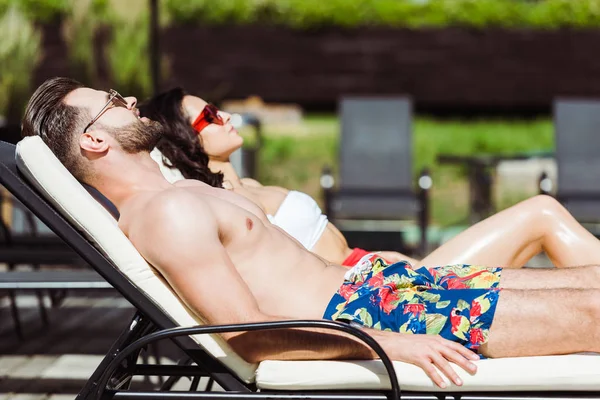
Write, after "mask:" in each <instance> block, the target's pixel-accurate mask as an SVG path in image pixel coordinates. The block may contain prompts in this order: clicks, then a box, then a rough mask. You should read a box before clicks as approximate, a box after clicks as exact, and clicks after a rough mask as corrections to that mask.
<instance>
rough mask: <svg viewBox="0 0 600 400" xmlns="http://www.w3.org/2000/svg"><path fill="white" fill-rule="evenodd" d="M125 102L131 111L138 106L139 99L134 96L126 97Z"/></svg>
mask: <svg viewBox="0 0 600 400" xmlns="http://www.w3.org/2000/svg"><path fill="white" fill-rule="evenodd" d="M125 101H126V102H127V108H128V109H130V110H131V109H133V108H134V107H135V105H136V104H137V99H136V98H135V97H133V96H129V97H125Z"/></svg>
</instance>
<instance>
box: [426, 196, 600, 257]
mask: <svg viewBox="0 0 600 400" xmlns="http://www.w3.org/2000/svg"><path fill="white" fill-rule="evenodd" d="M541 251H545V252H546V254H547V255H548V257H549V258H550V260H551V261H552V263H553V264H554V265H555V266H557V267H567V266H579V265H589V264H595V265H600V241H599V240H598V239H596V238H595V237H594V236H593V235H592V234H591V233H589V232H588V231H587V230H586V229H585V228H583V227H582V226H581V225H580V224H579V223H578V222H577V221H576V220H575V218H573V216H572V215H571V214H569V212H568V211H567V210H566V209H565V208H564V207H563V206H562V205H560V203H558V202H557V201H556V200H554V199H553V198H552V197H549V196H535V197H533V198H531V199H528V200H525V201H523V202H521V203H519V204H516V205H514V206H512V207H510V208H507V209H506V210H503V211H501V212H499V213H497V214H495V215H493V216H491V217H489V218H487V219H485V220H483V221H481V222H479V223H477V224H475V225H473V226H472V227H470V228H469V229H467V230H466V231H465V232H463V233H461V234H460V235H458V236H456V237H454V238H453V239H451V240H450V241H448V242H447V243H445V244H444V245H442V246H440V247H439V248H438V249H436V250H435V251H433V252H432V253H431V254H429V255H428V256H427V257H425V258H424V259H423V260H422V261H421V264H422V265H426V266H435V265H450V264H463V263H464V264H475V265H487V266H502V267H522V266H523V265H524V264H525V263H526V262H527V261H529V260H530V259H531V257H533V256H534V255H536V254H538V253H540V252H541Z"/></svg>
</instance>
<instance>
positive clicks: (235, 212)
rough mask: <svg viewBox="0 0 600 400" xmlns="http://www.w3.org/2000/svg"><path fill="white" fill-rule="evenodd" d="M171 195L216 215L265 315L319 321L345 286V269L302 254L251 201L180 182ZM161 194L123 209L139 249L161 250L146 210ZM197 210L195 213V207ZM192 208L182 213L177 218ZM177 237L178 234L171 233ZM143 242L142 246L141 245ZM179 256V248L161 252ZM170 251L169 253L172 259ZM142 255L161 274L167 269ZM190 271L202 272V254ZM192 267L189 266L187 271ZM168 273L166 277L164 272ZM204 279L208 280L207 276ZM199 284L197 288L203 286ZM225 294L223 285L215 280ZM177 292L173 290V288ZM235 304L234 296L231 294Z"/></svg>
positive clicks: (136, 200) (148, 194)
mask: <svg viewBox="0 0 600 400" xmlns="http://www.w3.org/2000/svg"><path fill="white" fill-rule="evenodd" d="M165 190H168V191H172V193H170V195H171V196H179V195H186V196H187V195H189V194H193V195H194V198H195V199H197V203H196V204H195V207H203V208H204V209H208V210H209V211H210V212H211V213H212V215H214V217H215V219H216V221H217V226H218V235H219V240H220V242H221V243H222V244H223V247H224V248H225V250H226V252H227V254H228V256H229V258H230V259H231V261H232V263H233V265H234V266H235V269H236V270H237V272H238V273H239V275H240V276H241V277H242V279H243V280H244V282H245V283H246V284H247V285H248V287H249V289H250V291H251V292H252V294H253V296H254V297H255V298H256V300H257V302H258V305H259V307H260V309H261V311H262V312H264V313H265V314H269V315H273V316H281V317H289V318H321V317H322V314H323V312H324V310H325V307H326V306H327V304H328V302H329V300H330V299H331V297H332V296H333V294H334V293H335V291H336V290H337V289H338V287H339V286H340V285H341V284H342V282H343V275H344V273H345V269H344V268H343V267H340V266H337V265H330V264H328V263H327V262H326V261H324V260H322V259H321V258H319V257H317V256H315V255H314V254H312V253H310V252H308V251H307V250H305V249H304V248H303V247H302V245H300V244H299V243H298V242H296V241H295V240H294V239H292V238H291V237H289V236H288V235H287V234H286V233H285V232H283V231H282V230H281V229H279V228H278V227H276V226H274V225H272V224H270V223H269V222H268V220H267V218H266V216H265V214H264V213H263V212H262V210H261V209H260V208H259V207H258V206H256V205H255V204H253V203H252V202H251V201H249V200H247V199H245V198H244V197H242V196H239V195H236V194H235V193H231V192H229V191H227V190H222V189H216V188H212V187H210V186H208V185H204V184H201V183H198V182H196V181H190V180H185V181H180V182H178V183H177V184H175V185H173V186H171V187H170V188H168V189H165ZM158 194H159V192H145V193H141V194H139V195H136V196H135V197H134V198H132V199H131V200H129V201H128V202H127V203H126V204H124V205H123V206H122V208H121V218H120V220H119V226H120V228H121V229H122V230H123V232H124V233H125V234H126V235H127V236H128V237H129V238H130V239H131V241H132V242H133V244H134V246H136V247H137V248H138V249H142V248H147V247H148V246H147V245H148V244H149V243H150V244H151V245H152V246H160V245H161V244H160V243H152V241H153V240H154V239H153V238H152V237H151V236H150V235H149V234H148V233H147V231H148V229H147V224H148V223H151V216H149V215H147V214H146V213H145V211H144V210H145V208H146V206H147V205H148V204H149V202H150V201H152V199H153V197H154V196H156V195H158ZM196 210H197V209H196ZM193 212H194V209H186V210H180V216H181V218H185V215H188V214H187V213H193ZM173 234H174V235H177V232H174V233H173ZM142 244H143V245H142ZM165 251H168V252H170V256H172V257H177V254H176V253H177V249H165ZM171 253H173V254H172V255H171ZM142 256H144V257H145V258H146V259H147V260H148V261H149V262H150V263H151V264H153V266H154V267H155V268H157V269H158V270H159V271H160V272H161V273H162V274H163V275H168V271H164V270H163V266H161V265H157V264H159V263H157V262H156V261H155V260H152V259H151V257H149V256H148V254H144V252H142ZM197 257H198V259H199V261H198V264H196V265H195V266H193V268H199V267H200V268H202V258H203V254H200V252H199V254H198V255H197ZM191 268H192V267H191ZM165 272H167V273H165ZM206 279H207V280H208V281H209V282H210V276H207V277H206ZM203 283H204V284H205V282H198V290H201V288H202V284H203ZM212 284H218V285H222V286H223V289H224V290H227V282H213V283H212ZM174 289H175V291H177V288H176V287H175V288H174ZM232 299H233V300H232V301H235V293H232Z"/></svg>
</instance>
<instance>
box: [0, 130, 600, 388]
mask: <svg viewBox="0 0 600 400" xmlns="http://www.w3.org/2000/svg"><path fill="white" fill-rule="evenodd" d="M14 152H15V147H14V146H12V145H10V144H7V143H3V142H0V184H2V185H4V186H5V187H6V188H7V189H8V190H9V191H10V192H11V193H12V194H13V195H14V196H15V197H17V198H18V199H19V200H20V201H21V202H22V203H23V204H24V205H25V206H26V207H28V208H29V209H30V210H32V211H33V212H34V213H35V214H36V216H37V217H38V218H40V219H41V220H42V221H43V222H44V223H45V224H46V225H47V226H48V227H50V229H52V230H53V231H54V232H55V233H56V234H57V235H58V236H60V237H61V238H62V239H63V240H65V242H67V243H68V244H69V245H70V246H72V248H73V249H74V250H75V251H76V252H77V253H78V254H80V255H81V256H82V257H83V258H84V259H85V261H87V262H88V263H89V265H91V266H92V267H93V268H94V269H95V270H96V271H97V272H98V273H99V274H100V275H101V276H102V277H104V279H106V280H107V281H108V282H109V283H110V284H111V285H112V286H113V287H114V288H115V289H116V290H117V291H119V292H120V293H121V294H122V295H123V296H124V297H125V298H126V299H127V300H128V301H129V302H130V303H131V304H132V305H133V306H134V307H135V308H136V309H137V310H138V311H137V314H136V315H135V316H134V318H133V320H132V323H131V324H130V325H129V326H128V328H127V329H126V330H125V331H124V332H123V333H122V334H121V336H120V337H119V338H118V339H117V340H116V342H115V343H114V344H113V346H112V348H111V349H110V350H109V352H108V353H107V355H106V356H105V358H104V359H103V361H102V362H101V363H100V365H99V366H98V368H97V369H96V371H95V372H94V373H93V374H92V376H91V377H90V379H89V380H88V382H87V383H86V385H85V386H84V388H83V389H82V390H81V391H80V393H79V395H78V396H77V399H78V400H84V399H85V400H92V399H159V398H160V399H215V400H217V399H218V400H220V399H239V400H251V399H264V400H266V399H290V400H292V399H294V400H295V399H298V400H299V399H320V400H321V399H322V400H365V399H369V400H385V399H424V398H431V399H444V398H446V397H454V398H473V399H475V398H482V399H489V398H491V397H493V398H512V397H515V396H518V397H525V398H540V399H541V398H565V397H571V398H572V397H579V398H591V397H597V398H600V392H591V391H586V392H584V391H582V392H543V391H541V392H477V393H475V392H469V393H460V392H456V393H453V392H446V393H434V392H431V393H428V392H410V391H401V388H400V386H399V384H398V380H397V376H396V374H395V372H394V367H393V364H392V362H391V361H390V359H389V358H388V357H387V355H386V354H385V352H384V351H383V350H382V349H381V347H380V346H379V345H378V343H377V342H376V341H375V340H374V339H372V338H371V337H370V336H369V335H368V334H366V333H365V332H363V331H362V330H359V329H356V328H354V327H352V326H349V325H346V324H341V323H337V322H331V321H281V322H268V323H252V324H235V325H221V326H195V327H187V328H182V327H178V326H176V324H175V323H174V322H173V321H172V320H171V318H170V317H169V316H168V315H167V314H165V313H164V312H163V311H162V309H161V308H160V307H158V306H157V305H156V304H155V303H154V302H153V301H152V300H151V299H150V298H148V297H147V296H146V295H145V294H144V293H142V292H140V291H139V290H138V289H137V288H136V287H135V286H134V285H133V284H132V283H131V281H129V280H128V279H127V278H126V277H125V276H124V275H123V274H121V272H120V271H119V270H118V269H117V268H116V267H115V266H114V265H113V263H112V262H111V261H109V260H108V259H107V258H106V257H105V256H104V255H103V254H102V253H101V252H100V251H99V250H98V249H96V248H95V247H94V246H93V245H92V244H91V243H90V242H89V240H88V239H86V238H85V237H84V236H83V235H82V234H81V233H80V232H79V231H78V230H77V229H76V228H75V227H74V226H73V225H72V224H71V223H70V222H68V221H67V220H65V219H64V218H63V217H62V216H61V215H60V214H59V213H58V212H57V211H56V210H55V208H54V207H53V206H52V205H51V204H49V203H48V202H47V201H46V200H45V199H44V198H43V197H42V196H40V195H39V194H38V193H37V191H36V190H35V189H33V188H32V186H31V185H30V184H28V183H27V182H26V181H25V180H24V179H23V178H22V177H21V175H20V174H19V173H18V171H17V168H16V164H15V161H14ZM293 327H319V328H328V329H333V330H337V331H343V332H346V333H348V334H351V335H354V336H356V337H357V338H359V339H360V340H361V341H363V342H364V343H365V344H366V345H368V346H369V347H370V348H372V349H373V350H374V351H375V352H376V353H377V354H378V355H379V356H380V358H381V360H382V362H383V364H384V366H385V368H386V371H387V374H388V377H389V379H390V382H391V390H380V391H359V390H347V391H339V390H337V391H304V392H295V391H264V390H263V391H257V388H256V386H255V385H253V384H246V383H244V382H242V381H241V380H240V379H239V378H238V377H237V376H236V375H235V374H234V373H233V372H231V371H230V370H229V369H228V368H227V367H225V366H224V365H223V364H222V363H220V362H219V361H218V360H216V359H215V358H214V357H212V356H211V355H210V354H208V353H207V352H205V351H204V350H203V349H202V348H201V347H200V346H199V345H197V344H196V343H195V342H194V341H193V340H192V339H191V338H190V337H189V335H194V334H199V333H220V332H233V331H249V330H261V329H288V328H293ZM164 339H168V340H172V341H173V342H174V343H175V344H176V345H177V346H178V347H179V348H180V349H181V350H182V351H183V352H184V353H185V354H186V356H187V357H188V358H186V359H184V360H183V361H181V362H180V363H179V364H178V365H148V364H138V363H137V359H138V355H139V354H140V351H141V350H142V349H143V348H144V347H145V346H148V345H151V344H153V343H155V342H156V341H159V340H164ZM191 363H195V364H196V365H191ZM135 375H138V376H149V375H154V376H168V377H169V379H167V380H166V381H165V383H164V384H163V386H162V387H161V390H160V391H138V392H135V391H131V390H127V389H128V388H130V384H131V380H132V377H133V376H135ZM183 376H187V377H189V376H191V377H193V379H192V384H191V387H190V391H189V392H182V391H168V390H169V389H170V388H171V387H172V386H173V384H174V383H175V382H176V380H177V379H178V378H179V377H183ZM203 376H204V377H209V378H210V379H211V381H214V382H216V383H218V384H219V385H220V386H221V387H222V388H223V389H224V392H218V391H214V392H213V391H206V390H205V391H196V390H197V387H198V380H199V379H198V378H199V377H203ZM210 386H211V385H210V384H209V388H208V389H210Z"/></svg>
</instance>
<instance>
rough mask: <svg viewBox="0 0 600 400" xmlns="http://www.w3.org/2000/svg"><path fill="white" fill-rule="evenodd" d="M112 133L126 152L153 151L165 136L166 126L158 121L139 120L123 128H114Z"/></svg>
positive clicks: (111, 130)
mask: <svg viewBox="0 0 600 400" xmlns="http://www.w3.org/2000/svg"><path fill="white" fill-rule="evenodd" d="M110 133H111V134H112V135H113V136H114V138H115V139H116V140H117V142H118V143H119V145H120V146H121V148H122V149H123V150H124V151H125V152H127V153H129V154H137V153H140V152H142V151H147V152H150V151H152V149H154V147H155V146H156V144H157V143H158V141H159V140H160V138H161V137H162V136H163V134H164V128H163V126H162V124H161V123H160V122H157V121H148V122H142V121H141V120H137V121H136V122H132V123H131V124H129V125H126V126H123V127H121V128H112V129H110Z"/></svg>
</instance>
